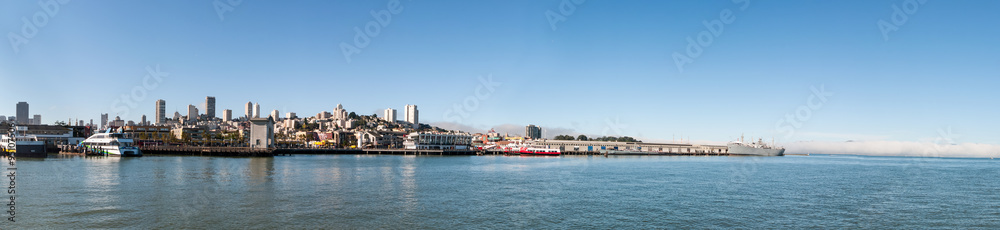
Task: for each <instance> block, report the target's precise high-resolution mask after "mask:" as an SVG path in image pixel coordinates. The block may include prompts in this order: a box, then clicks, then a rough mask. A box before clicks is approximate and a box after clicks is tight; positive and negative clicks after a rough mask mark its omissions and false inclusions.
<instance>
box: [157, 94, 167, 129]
mask: <svg viewBox="0 0 1000 230" xmlns="http://www.w3.org/2000/svg"><path fill="white" fill-rule="evenodd" d="M165 122H167V101H164V100H163V99H160V100H156V125H163V124H164V123H165Z"/></svg>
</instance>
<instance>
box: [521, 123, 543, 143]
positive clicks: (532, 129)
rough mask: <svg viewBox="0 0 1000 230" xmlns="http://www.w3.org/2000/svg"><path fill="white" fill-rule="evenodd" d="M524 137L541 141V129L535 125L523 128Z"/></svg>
mask: <svg viewBox="0 0 1000 230" xmlns="http://www.w3.org/2000/svg"><path fill="white" fill-rule="evenodd" d="M524 137H527V138H531V139H535V140H537V139H542V128H541V127H538V126H535V125H528V126H527V127H524Z"/></svg>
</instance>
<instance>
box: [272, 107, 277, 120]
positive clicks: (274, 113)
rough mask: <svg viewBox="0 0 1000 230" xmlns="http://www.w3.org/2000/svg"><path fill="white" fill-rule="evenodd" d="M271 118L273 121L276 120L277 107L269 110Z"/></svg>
mask: <svg viewBox="0 0 1000 230" xmlns="http://www.w3.org/2000/svg"><path fill="white" fill-rule="evenodd" d="M271 119H274V120H275V121H277V120H278V110H277V109H275V110H274V111H271Z"/></svg>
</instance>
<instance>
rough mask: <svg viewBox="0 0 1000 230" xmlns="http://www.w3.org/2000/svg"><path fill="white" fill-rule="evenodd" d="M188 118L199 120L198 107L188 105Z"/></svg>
mask: <svg viewBox="0 0 1000 230" xmlns="http://www.w3.org/2000/svg"><path fill="white" fill-rule="evenodd" d="M188 120H190V121H198V107H195V106H194V105H188Z"/></svg>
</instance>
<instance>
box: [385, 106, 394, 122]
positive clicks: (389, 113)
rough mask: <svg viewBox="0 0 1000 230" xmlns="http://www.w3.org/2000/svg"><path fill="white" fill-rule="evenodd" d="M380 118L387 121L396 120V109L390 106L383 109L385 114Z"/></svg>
mask: <svg viewBox="0 0 1000 230" xmlns="http://www.w3.org/2000/svg"><path fill="white" fill-rule="evenodd" d="M382 119H384V120H385V121H388V122H396V110H395V109H392V108H387V109H385V115H384V116H383V117H382Z"/></svg>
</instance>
